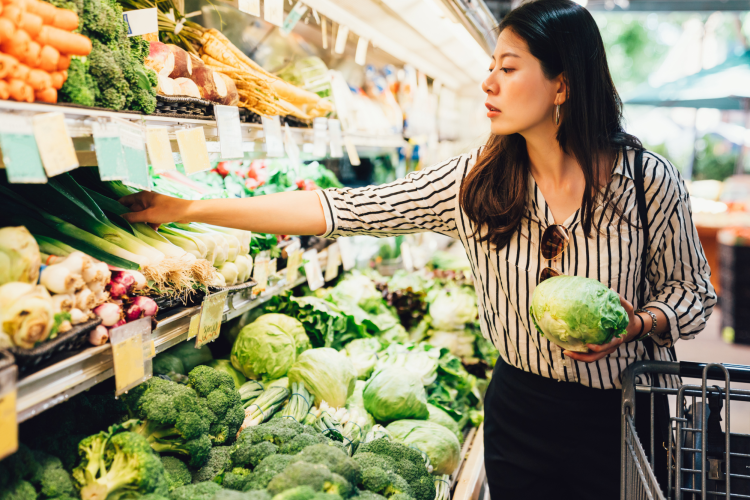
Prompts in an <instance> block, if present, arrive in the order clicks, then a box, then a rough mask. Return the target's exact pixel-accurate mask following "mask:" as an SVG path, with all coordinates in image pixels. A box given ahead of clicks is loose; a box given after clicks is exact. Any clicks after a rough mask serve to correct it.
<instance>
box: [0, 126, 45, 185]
mask: <svg viewBox="0 0 750 500" xmlns="http://www.w3.org/2000/svg"><path fill="white" fill-rule="evenodd" d="M0 149H1V150H2V156H3V158H2V160H3V163H4V164H5V173H6V175H7V176H8V182H11V183H14V184H16V183H29V184H31V183H33V184H43V183H45V182H47V175H46V174H45V173H44V167H43V166H42V158H41V157H40V156H39V149H38V148H37V146H36V139H35V138H34V127H33V126H32V124H31V118H29V117H28V116H20V115H12V114H7V113H2V114H0Z"/></svg>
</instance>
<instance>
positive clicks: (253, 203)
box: [120, 191, 326, 236]
mask: <svg viewBox="0 0 750 500" xmlns="http://www.w3.org/2000/svg"><path fill="white" fill-rule="evenodd" d="M120 203H122V204H123V205H125V206H126V207H128V208H129V209H130V210H131V213H129V214H125V215H123V217H125V219H127V220H128V221H129V222H147V223H149V224H152V225H158V224H164V223H167V222H204V223H207V224H214V225H216V226H223V227H231V228H235V229H244V230H246V231H253V232H257V233H270V234H294V235H316V236H317V235H321V234H323V233H325V232H326V219H325V216H324V215H323V207H322V205H321V202H320V198H319V196H318V195H317V194H316V193H315V192H314V191H294V192H290V193H277V194H271V195H266V196H257V197H253V198H235V199H224V198H223V199H218V200H198V201H193V200H182V199H179V198H172V197H171V196H165V195H163V194H158V193H154V192H146V191H143V192H140V193H136V194H132V195H129V196H126V197H124V198H122V199H121V200H120Z"/></svg>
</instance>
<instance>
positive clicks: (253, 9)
mask: <svg viewBox="0 0 750 500" xmlns="http://www.w3.org/2000/svg"><path fill="white" fill-rule="evenodd" d="M239 9H240V12H244V13H245V14H250V15H251V16H255V17H260V0H239Z"/></svg>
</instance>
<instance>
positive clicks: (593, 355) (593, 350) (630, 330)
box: [563, 295, 643, 363]
mask: <svg viewBox="0 0 750 500" xmlns="http://www.w3.org/2000/svg"><path fill="white" fill-rule="evenodd" d="M620 304H621V305H622V307H623V308H624V309H625V312H627V313H628V327H627V328H626V329H625V334H624V335H622V336H621V337H619V338H618V337H615V338H613V339H612V340H610V341H609V342H607V343H606V344H602V345H596V344H588V348H589V352H572V351H563V354H564V355H566V356H568V357H569V358H573V359H576V360H578V361H585V362H586V363H593V362H594V361H598V360H600V359H602V358H606V357H607V356H609V355H610V354H611V353H613V352H615V351H616V350H617V348H618V347H620V344H624V343H625V342H629V341H630V340H633V339H634V338H636V337H637V336H638V335H639V334H640V333H641V330H643V318H641V317H640V316H636V314H635V312H634V311H633V304H631V303H630V302H628V301H627V300H625V299H624V298H622V295H620Z"/></svg>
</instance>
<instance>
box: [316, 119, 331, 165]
mask: <svg viewBox="0 0 750 500" xmlns="http://www.w3.org/2000/svg"><path fill="white" fill-rule="evenodd" d="M327 139H328V118H315V119H314V120H313V156H317V157H319V158H323V157H325V155H326V153H327V152H328V145H327V144H326V141H327Z"/></svg>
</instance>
